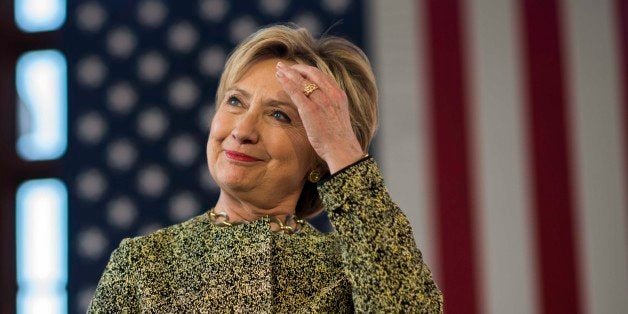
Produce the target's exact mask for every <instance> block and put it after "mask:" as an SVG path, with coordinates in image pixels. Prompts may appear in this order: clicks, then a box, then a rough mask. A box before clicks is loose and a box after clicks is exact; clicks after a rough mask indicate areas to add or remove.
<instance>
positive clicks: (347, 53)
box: [216, 24, 378, 217]
mask: <svg viewBox="0 0 628 314" xmlns="http://www.w3.org/2000/svg"><path fill="white" fill-rule="evenodd" d="M269 58H278V59H284V60H288V61H293V62H297V63H301V64H307V65H310V66H314V67H317V68H318V69H320V70H321V71H322V72H323V73H325V74H327V75H329V76H331V77H333V78H334V80H335V81H336V83H337V84H338V85H339V86H340V88H341V89H342V90H344V91H345V93H346V94H347V99H348V102H349V114H350V118H351V126H352V128H353V132H354V133H355V135H356V137H357V139H358V141H359V143H360V146H361V147H362V150H363V151H364V152H367V151H368V147H369V145H370V143H371V141H372V139H373V137H374V136H375V133H376V131H377V114H378V112H377V85H376V83H375V76H374V74H373V70H372V68H371V64H370V62H369V60H368V58H367V57H366V55H365V54H364V52H363V51H362V50H361V49H360V48H358V47H357V46H356V45H354V44H352V43H351V42H349V41H348V40H346V39H344V38H340V37H335V36H323V37H322V38H320V39H314V38H313V37H312V35H311V34H310V32H309V31H307V30H306V29H305V28H299V27H297V26H296V25H293V24H289V25H273V26H269V27H266V28H262V29H260V30H258V31H257V32H255V33H253V34H251V35H250V36H249V37H247V38H246V39H245V40H244V41H243V42H242V43H240V44H239V45H238V46H237V47H236V48H235V49H234V51H233V52H232V53H231V55H230V56H229V59H228V60H227V63H226V65H225V69H224V71H223V73H222V76H221V77H220V83H219V85H218V89H217V91H216V106H220V104H221V103H222V102H223V100H224V97H225V93H226V91H227V88H229V87H230V86H232V85H233V84H235V83H236V82H237V81H238V80H240V79H241V78H242V76H243V75H244V73H246V71H247V70H248V69H249V68H250V67H251V66H252V65H253V64H255V63H256V62H258V61H261V60H264V59H269ZM323 164H324V163H323ZM320 204H321V203H320V199H319V197H318V193H317V191H316V185H315V184H311V183H309V182H306V185H305V186H304V188H303V191H302V193H301V198H300V199H299V202H298V204H297V209H296V212H297V214H298V215H299V216H302V217H303V216H307V215H308V214H311V213H313V212H315V211H316V210H318V209H319V208H320Z"/></svg>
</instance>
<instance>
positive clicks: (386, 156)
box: [368, 0, 439, 281]
mask: <svg viewBox="0 0 628 314" xmlns="http://www.w3.org/2000/svg"><path fill="white" fill-rule="evenodd" d="M368 5H369V6H370V11H369V12H370V14H369V18H370V23H368V24H369V25H370V27H371V29H370V30H369V31H370V34H372V36H371V38H372V40H373V41H372V42H371V45H370V47H371V49H370V50H371V51H372V52H373V55H374V59H375V60H374V62H373V63H374V67H375V72H376V75H377V78H378V83H379V91H380V97H379V104H380V106H379V110H380V130H379V135H378V136H377V145H378V149H377V157H379V158H378V160H379V162H380V164H381V166H382V170H383V173H384V176H385V178H386V186H387V187H388V189H389V191H390V193H391V195H392V198H393V200H394V201H395V202H396V203H397V204H398V205H399V206H400V207H401V209H402V210H403V211H404V213H405V214H406V215H407V217H408V219H409V220H410V222H411V223H412V228H413V231H414V235H415V239H416V241H417V244H418V246H419V248H420V249H421V251H422V252H423V256H424V259H425V261H426V262H427V263H428V265H429V266H430V268H431V269H432V272H433V273H434V276H435V278H438V277H439V276H438V273H439V270H438V263H437V256H436V252H435V250H436V243H435V241H436V239H437V237H436V236H435V235H434V234H433V233H432V232H434V228H433V227H432V226H433V225H434V223H433V219H432V217H431V215H430V207H431V205H430V204H432V203H431V200H430V198H429V195H431V192H430V190H429V178H430V177H429V171H428V169H427V165H428V162H427V152H426V148H427V145H428V144H427V127H426V126H425V122H426V120H427V119H428V117H427V114H426V112H425V111H426V104H425V97H424V95H425V92H424V91H423V89H424V84H423V81H422V79H423V76H422V75H419V74H420V73H424V72H425V71H424V70H423V68H424V66H423V64H422V60H424V58H423V49H421V44H422V43H423V40H422V36H423V34H422V33H421V32H419V28H422V27H420V26H419V25H417V24H418V23H420V21H419V20H418V15H419V6H418V5H417V3H415V2H414V1H409V0H404V1H379V0H371V1H369V3H368ZM437 281H438V279H437Z"/></svg>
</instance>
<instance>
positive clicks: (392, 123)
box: [0, 0, 628, 313]
mask: <svg viewBox="0 0 628 314" xmlns="http://www.w3.org/2000/svg"><path fill="white" fill-rule="evenodd" d="M288 21H291V22H295V23H297V24H299V25H301V26H303V27H306V28H308V29H309V30H310V31H312V32H313V33H314V34H322V33H324V32H327V33H328V34H331V35H338V36H342V37H345V38H347V39H349V40H351V41H352V42H354V43H356V44H357V45H358V46H360V47H362V48H363V49H364V50H365V51H366V53H367V54H368V55H369V57H370V58H371V61H372V63H373V67H374V69H375V72H376V75H377V78H378V84H379V87H380V129H379V133H378V135H377V137H376V139H375V143H374V145H373V147H372V151H371V153H372V154H373V155H374V156H375V158H376V160H377V161H378V163H379V165H380V166H381V168H382V169H383V173H384V177H385V180H386V183H387V187H388V189H389V191H390V193H391V194H392V196H393V199H394V200H395V201H396V202H397V203H398V204H399V205H400V206H401V208H402V209H403V210H404V212H405V213H406V215H407V216H408V218H409V219H410V221H411V222H412V225H413V229H414V233H415V237H416V240H417V243H418V245H419V247H420V248H421V250H422V252H423V254H424V259H425V260H426V261H427V263H428V264H429V266H430V267H431V268H432V271H433V273H434V277H435V279H436V282H437V284H438V285H439V287H440V288H441V289H442V290H443V292H444V296H445V305H446V312H447V313H625V311H626V309H627V308H628V197H627V195H628V88H627V87H628V86H627V82H628V4H627V3H626V1H623V0H599V1H586V0H580V1H578V0H573V1H570V0H562V1H560V0H548V1H532V0H438V1H436V0H434V1H428V0H423V1H409V0H405V1H401V0H398V1H397V0H394V1H378V0H324V1H290V0H257V1H226V0H190V1H177V2H174V1H165V0H140V1H122V0H85V1H79V0H3V1H2V2H1V3H0V43H1V44H2V46H1V47H0V148H1V149H2V151H1V154H0V179H1V181H0V215H1V216H0V224H1V225H0V232H1V234H0V241H1V244H2V247H1V254H2V255H1V256H2V258H0V274H1V277H0V279H1V282H0V292H1V293H2V296H3V297H2V298H0V302H2V303H1V305H0V312H2V313H13V312H16V311H17V312H20V313H84V312H85V310H86V309H87V306H88V304H89V301H90V300H91V297H92V295H93V293H94V289H95V287H96V284H97V282H98V279H99V278H100V275H101V274H102V271H103V269H104V267H105V265H106V263H107V261H108V259H109V256H110V254H111V252H112V251H113V250H114V249H115V248H116V247H117V246H118V244H119V243H120V241H121V240H122V239H123V238H125V237H133V236H140V235H144V234H147V233H150V232H153V231H154V230H156V229H159V228H162V227H165V226H168V225H172V224H175V223H179V222H182V221H185V220H187V219H189V218H191V217H193V216H195V215H200V214H202V213H203V212H205V211H206V210H207V209H209V208H210V207H211V206H212V205H213V204H214V203H215V201H216V199H217V196H218V192H219V191H218V189H217V187H216V185H215V184H214V183H213V182H212V180H211V178H210V176H209V172H208V170H207V166H206V158H205V154H204V152H205V142H206V140H207V135H208V130H209V123H210V120H211V117H212V113H213V108H214V103H213V97H214V92H215V89H216V87H217V83H218V78H219V76H220V74H221V72H222V68H223V65H224V62H225V59H226V58H227V56H228V54H229V52H230V51H231V49H233V47H234V46H235V45H236V44H237V43H238V42H240V41H241V40H242V39H244V38H245V37H246V36H247V35H249V34H250V33H252V32H254V31H255V30H257V29H258V28H260V27H261V26H263V25H267V24H271V23H277V22H288ZM332 26H333V27H332ZM313 222H314V223H315V222H316V221H315V220H314V221H313Z"/></svg>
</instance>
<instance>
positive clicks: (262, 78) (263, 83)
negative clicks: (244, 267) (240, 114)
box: [229, 58, 295, 99]
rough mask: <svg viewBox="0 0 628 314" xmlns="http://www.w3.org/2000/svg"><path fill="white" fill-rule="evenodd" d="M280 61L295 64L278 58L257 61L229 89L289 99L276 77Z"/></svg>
mask: <svg viewBox="0 0 628 314" xmlns="http://www.w3.org/2000/svg"><path fill="white" fill-rule="evenodd" d="M279 61H281V62H283V63H285V64H289V65H291V64H295V63H294V62H290V61H286V60H282V59H277V58H272V59H264V60H260V61H257V62H255V63H254V64H253V65H252V66H251V67H250V68H248V69H247V71H246V72H244V74H243V75H242V77H241V78H240V79H239V80H238V81H237V82H235V83H234V84H233V85H232V86H231V87H230V88H229V89H234V88H237V89H242V90H246V91H247V92H250V93H255V92H259V91H262V92H265V93H271V94H273V95H274V96H277V97H281V98H286V99H289V97H288V95H287V94H286V93H285V92H284V90H283V88H282V87H281V84H280V83H279V81H277V77H276V76H275V73H276V71H277V70H276V65H277V62H279Z"/></svg>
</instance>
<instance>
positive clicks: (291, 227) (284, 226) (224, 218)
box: [207, 207, 305, 234]
mask: <svg viewBox="0 0 628 314" xmlns="http://www.w3.org/2000/svg"><path fill="white" fill-rule="evenodd" d="M215 209H216V208H215V207H214V208H212V209H211V210H209V211H208V212H207V213H208V215H209V219H210V220H211V222H212V223H213V224H214V225H216V226H219V227H233V226H237V225H241V224H243V223H249V222H250V221H231V220H229V216H228V215H227V213H226V212H224V211H223V212H219V213H216V212H215V211H214V210H215ZM264 217H265V218H268V219H269V222H270V223H275V224H277V225H279V229H278V230H273V231H274V232H283V233H285V234H295V233H299V231H301V229H302V228H303V225H304V224H305V220H303V219H302V218H299V217H297V216H295V215H288V216H286V220H285V221H281V220H279V218H277V217H275V216H269V215H266V216H264ZM289 221H292V222H293V224H291V223H289Z"/></svg>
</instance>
